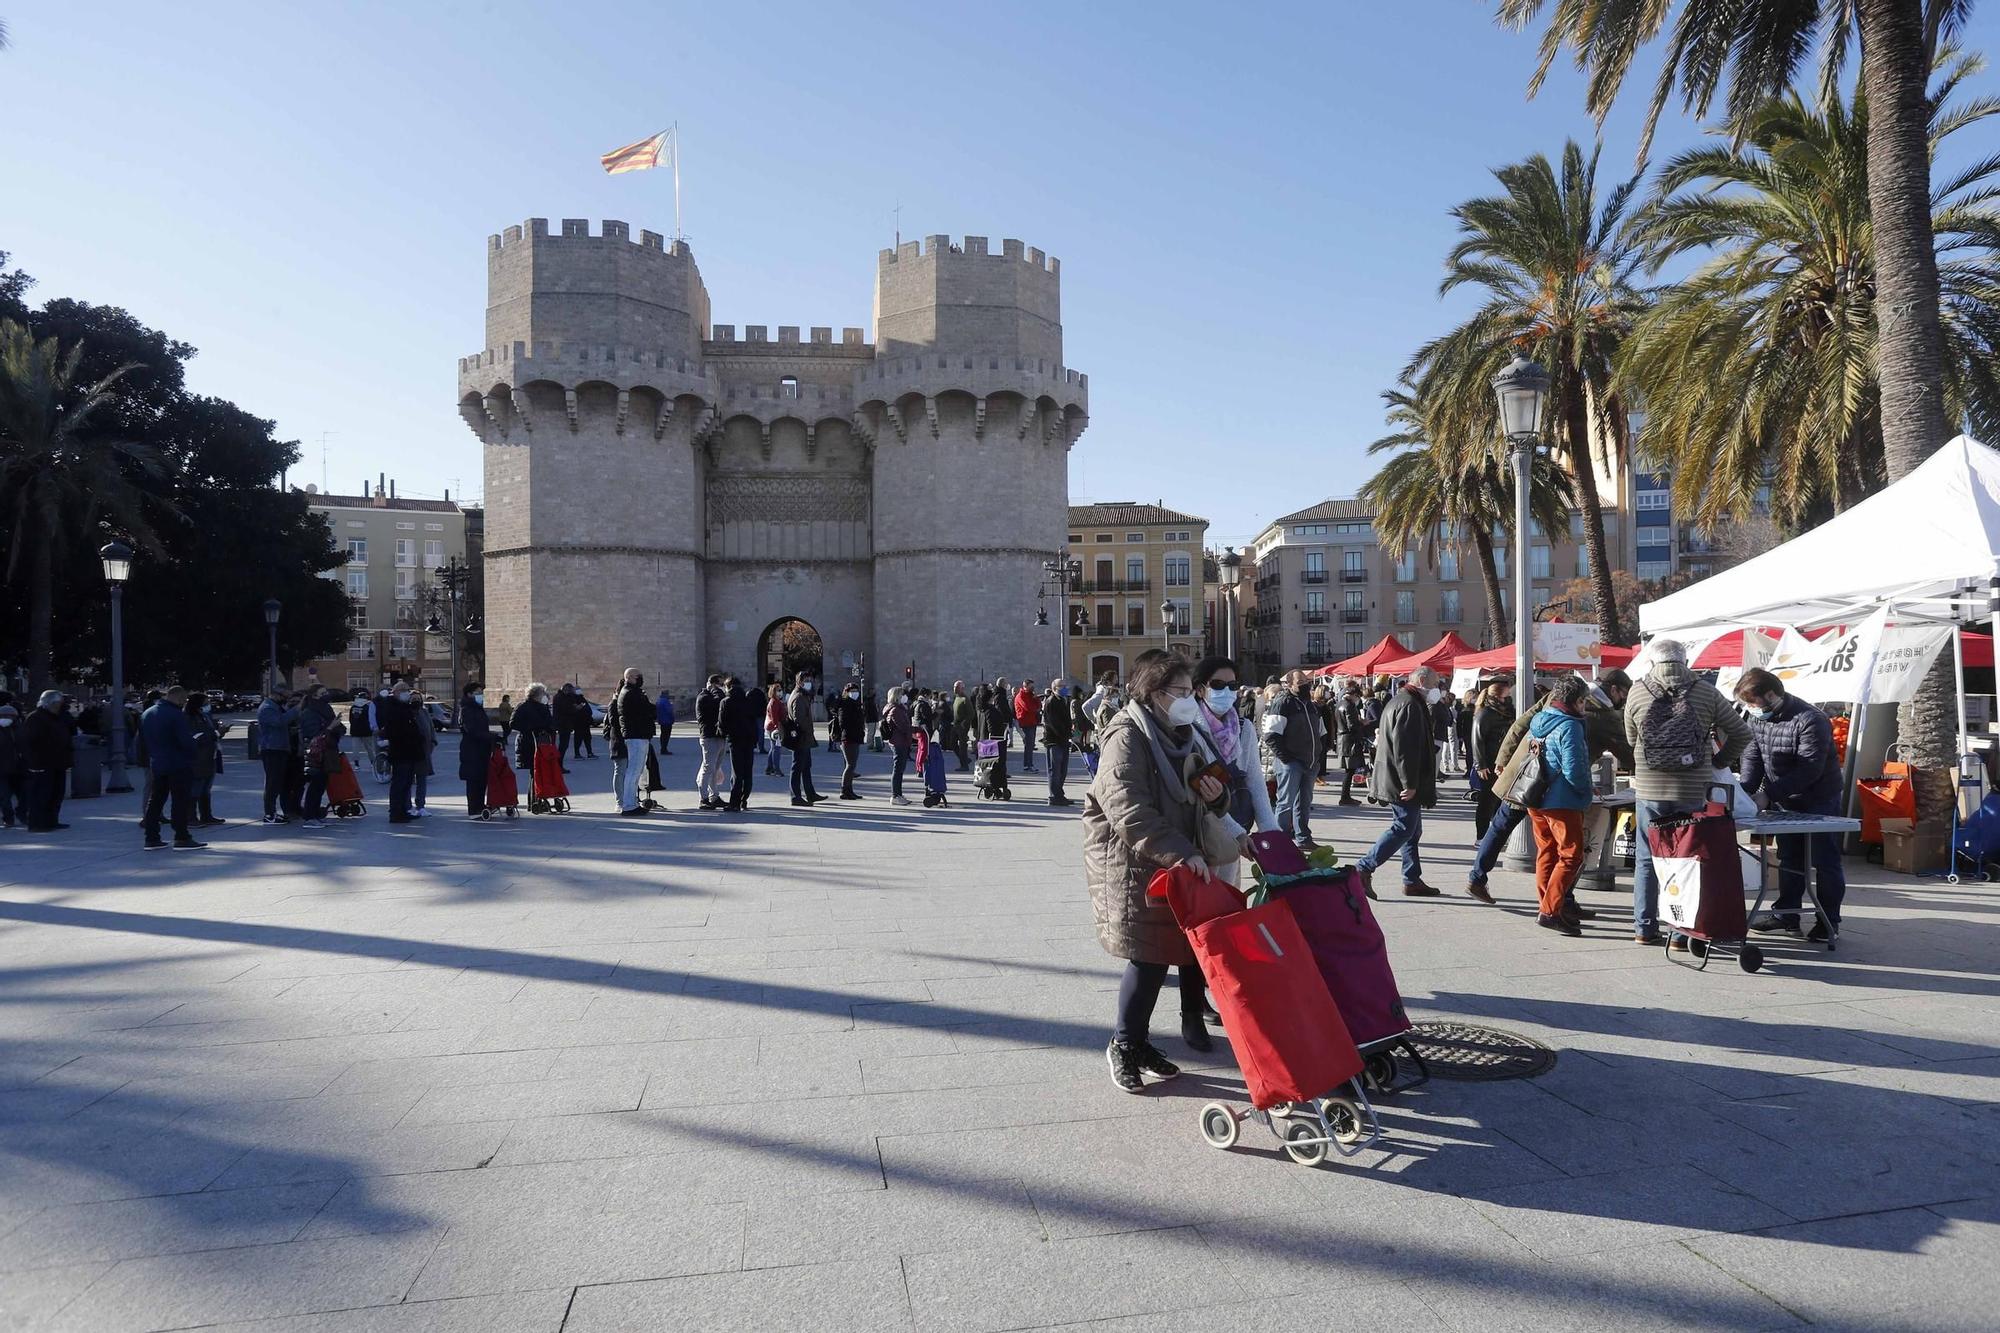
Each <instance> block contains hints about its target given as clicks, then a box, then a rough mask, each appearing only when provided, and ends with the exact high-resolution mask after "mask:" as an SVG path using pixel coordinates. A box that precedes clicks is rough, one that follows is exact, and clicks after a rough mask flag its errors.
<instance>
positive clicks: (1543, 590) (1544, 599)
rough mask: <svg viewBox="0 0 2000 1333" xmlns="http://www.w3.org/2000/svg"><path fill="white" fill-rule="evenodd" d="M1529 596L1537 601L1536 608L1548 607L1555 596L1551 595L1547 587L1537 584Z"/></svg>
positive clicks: (1530, 590) (1535, 602)
mask: <svg viewBox="0 0 2000 1333" xmlns="http://www.w3.org/2000/svg"><path fill="white" fill-rule="evenodd" d="M1528 595H1529V596H1531V597H1533V598H1534V599H1535V601H1534V604H1535V605H1536V606H1547V605H1548V604H1549V599H1550V598H1552V597H1553V596H1554V595H1555V594H1553V593H1551V592H1550V591H1549V590H1548V588H1547V587H1546V586H1545V585H1543V584H1540V583H1537V584H1536V585H1535V586H1534V587H1533V588H1531V589H1529V593H1528Z"/></svg>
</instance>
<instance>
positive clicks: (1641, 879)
mask: <svg viewBox="0 0 2000 1333" xmlns="http://www.w3.org/2000/svg"><path fill="white" fill-rule="evenodd" d="M1702 805H1703V802H1701V801H1645V800H1641V801H1636V802H1634V803H1633V805H1632V933H1633V934H1635V935H1654V934H1658V933H1659V929H1660V920H1659V913H1660V877H1659V874H1658V872H1657V871H1655V870H1654V869H1653V849H1652V847H1651V846H1650V845H1649V844H1648V843H1647V840H1646V830H1647V829H1648V828H1651V827H1652V824H1653V821H1654V820H1656V819H1665V818H1667V817H1668V816H1670V815H1684V814H1687V813H1689V812H1690V811H1694V810H1699V809H1701V807H1702Z"/></svg>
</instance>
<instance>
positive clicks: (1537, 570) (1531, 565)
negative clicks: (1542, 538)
mask: <svg viewBox="0 0 2000 1333" xmlns="http://www.w3.org/2000/svg"><path fill="white" fill-rule="evenodd" d="M1548 576H1549V548H1548V547H1546V546H1530V547H1529V548H1528V577H1529V578H1531V579H1545V578H1547V577H1548Z"/></svg>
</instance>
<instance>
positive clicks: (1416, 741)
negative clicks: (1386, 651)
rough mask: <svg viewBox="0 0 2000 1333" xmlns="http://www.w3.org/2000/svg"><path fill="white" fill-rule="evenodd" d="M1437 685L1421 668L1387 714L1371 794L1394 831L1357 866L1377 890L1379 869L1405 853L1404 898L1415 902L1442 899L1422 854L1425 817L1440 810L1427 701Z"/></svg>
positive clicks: (1380, 732) (1378, 730) (1381, 727)
mask: <svg viewBox="0 0 2000 1333" xmlns="http://www.w3.org/2000/svg"><path fill="white" fill-rule="evenodd" d="M1435 684H1437V673H1436V672H1434V671H1432V670H1431V669H1430V668H1429V667H1418V668H1417V669H1416V670H1415V671H1412V672H1411V673H1410V674H1409V675H1408V676H1407V677H1406V678H1404V681H1403V688H1402V689H1400V690H1397V691H1396V693H1395V696H1394V697H1393V698H1391V699H1390V700H1389V702H1388V703H1387V704H1385V705H1384V706H1383V708H1382V720H1381V722H1380V723H1378V724H1377V727H1376V732H1375V767H1374V768H1373V769H1372V770H1370V771H1369V774H1368V794H1369V796H1371V797H1373V798H1374V799H1375V800H1377V801H1380V802H1381V803H1382V804H1384V805H1386V806H1388V807H1389V827H1388V828H1387V829H1385V830H1384V831H1383V833H1382V836H1381V837H1380V838H1379V839H1377V840H1376V843H1375V845H1374V847H1372V848H1370V849H1369V851H1368V854H1367V855H1366V856H1363V857H1362V858H1361V859H1360V860H1359V861H1357V862H1355V868H1356V869H1358V870H1359V871H1360V872H1361V875H1362V878H1363V879H1364V880H1367V881H1369V882H1370V887H1371V888H1372V887H1373V879H1374V875H1375V868H1376V867H1377V866H1379V865H1381V864H1382V863H1383V862H1384V861H1386V860H1388V859H1389V858H1390V857H1391V856H1394V855H1395V854H1396V853H1397V852H1398V851H1400V852H1401V853H1402V856H1403V893H1404V895H1405V896H1407V897H1411V898H1435V897H1437V895H1438V891H1437V890H1436V889H1434V888H1432V887H1431V886H1430V885H1428V884H1426V883H1424V865H1423V852H1422V842H1423V836H1424V811H1425V810H1426V809H1428V808H1429V807H1431V806H1434V805H1436V804H1437V741H1436V738H1435V737H1434V736H1433V735H1432V732H1431V710H1430V706H1429V704H1428V703H1427V702H1426V701H1425V698H1424V695H1425V694H1426V692H1428V691H1429V690H1430V688H1431V686H1433V685H1435Z"/></svg>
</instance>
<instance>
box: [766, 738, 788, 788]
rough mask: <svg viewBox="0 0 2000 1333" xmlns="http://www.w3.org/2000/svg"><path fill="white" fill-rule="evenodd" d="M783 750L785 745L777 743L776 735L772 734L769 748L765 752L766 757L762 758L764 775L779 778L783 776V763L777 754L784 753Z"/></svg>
mask: <svg viewBox="0 0 2000 1333" xmlns="http://www.w3.org/2000/svg"><path fill="white" fill-rule="evenodd" d="M784 752H785V747H784V746H782V745H780V744H778V738H777V737H776V736H772V737H771V748H770V749H769V750H768V751H767V752H766V757H765V759H764V776H765V777H768V778H781V777H783V776H785V765H784V763H783V761H782V760H781V759H780V758H779V756H780V755H782V754H784Z"/></svg>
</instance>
